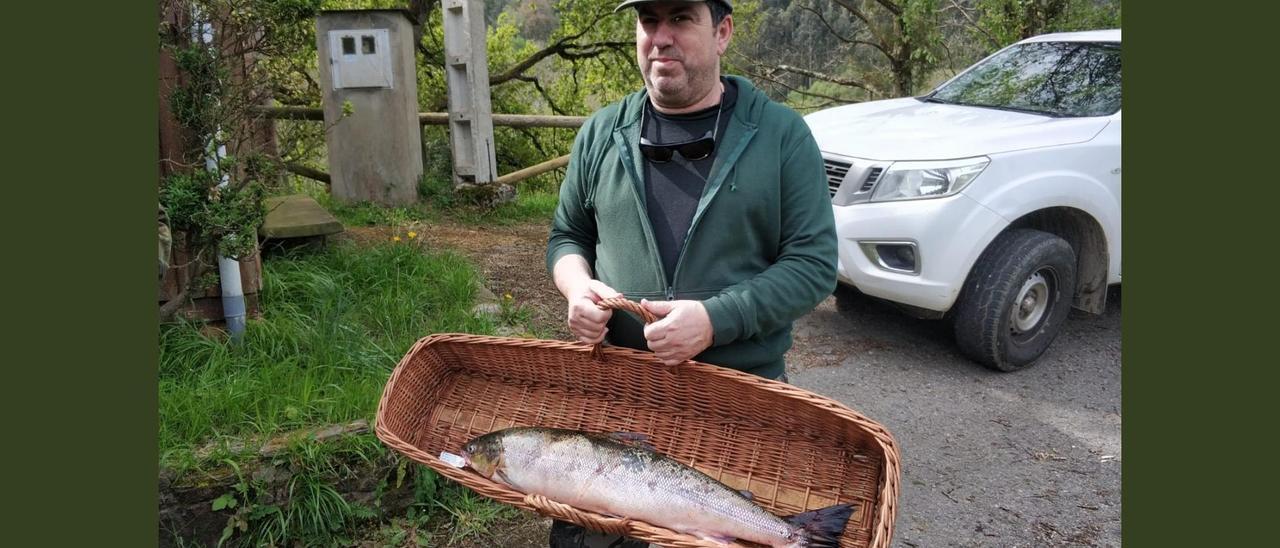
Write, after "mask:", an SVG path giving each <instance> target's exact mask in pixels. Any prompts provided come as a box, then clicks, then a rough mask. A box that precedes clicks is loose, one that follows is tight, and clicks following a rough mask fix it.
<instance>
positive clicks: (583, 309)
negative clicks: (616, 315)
mask: <svg viewBox="0 0 1280 548" xmlns="http://www.w3.org/2000/svg"><path fill="white" fill-rule="evenodd" d="M618 295H620V293H618V292H617V291H614V289H613V288H612V287H609V286H607V285H605V284H604V282H601V281H599V280H587V281H585V282H584V283H582V284H579V285H577V286H575V287H573V288H571V289H570V290H569V294H568V295H566V296H565V298H566V299H568V301H569V318H568V322H567V323H568V324H569V331H570V332H572V333H573V335H574V336H575V337H578V340H580V341H582V342H584V343H588V344H595V343H598V342H600V341H602V340H604V335H605V333H607V332H608V331H609V329H608V328H606V327H605V324H607V323H609V318H611V317H613V310H601V309H600V307H598V306H596V303H598V302H600V299H610V298H613V297H617V296H618Z"/></svg>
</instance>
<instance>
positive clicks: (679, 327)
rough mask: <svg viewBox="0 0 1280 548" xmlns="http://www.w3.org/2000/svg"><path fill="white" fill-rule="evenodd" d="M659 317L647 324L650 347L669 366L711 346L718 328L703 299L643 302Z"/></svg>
mask: <svg viewBox="0 0 1280 548" xmlns="http://www.w3.org/2000/svg"><path fill="white" fill-rule="evenodd" d="M640 304H641V306H644V308H645V309H646V310H648V311H649V312H650V313H652V314H653V315H654V316H657V317H658V318H659V320H658V321H656V322H653V323H651V324H649V325H646V326H644V338H645V340H647V341H648V342H649V350H652V351H653V353H654V354H656V355H657V356H658V359H660V360H662V363H664V364H666V365H676V364H679V363H681V362H683V361H685V360H688V359H691V358H693V357H694V356H697V355H698V353H699V352H702V351H703V350H706V349H707V347H709V346H711V342H712V340H713V339H714V337H715V331H714V330H713V329H712V327H711V317H710V316H707V309H706V307H705V306H703V305H702V301H649V300H642V301H640Z"/></svg>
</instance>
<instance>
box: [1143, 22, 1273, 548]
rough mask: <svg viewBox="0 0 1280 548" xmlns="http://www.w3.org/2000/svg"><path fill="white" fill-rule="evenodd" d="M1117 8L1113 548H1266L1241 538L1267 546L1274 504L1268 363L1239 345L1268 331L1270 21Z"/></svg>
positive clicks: (1269, 357) (1264, 338) (1265, 338)
mask: <svg viewBox="0 0 1280 548" xmlns="http://www.w3.org/2000/svg"><path fill="white" fill-rule="evenodd" d="M1124 11H1125V15H1126V17H1125V19H1126V20H1127V22H1128V24H1127V25H1125V26H1126V27H1127V28H1126V29H1125V30H1126V31H1127V32H1128V35H1129V36H1128V40H1127V42H1126V44H1125V46H1124V53H1123V55H1124V59H1125V65H1127V67H1126V70H1125V88H1126V89H1125V104H1126V107H1127V108H1125V111H1126V112H1125V113H1126V114H1127V115H1128V117H1129V127H1128V134H1127V135H1126V136H1125V138H1124V139H1125V142H1126V146H1125V151H1124V159H1125V160H1127V162H1126V163H1127V164H1128V165H1127V166H1125V167H1127V168H1128V170H1127V171H1128V184H1127V191H1126V192H1124V194H1125V198H1126V200H1125V205H1124V215H1125V219H1124V221H1123V223H1124V228H1125V234H1124V241H1125V251H1126V257H1125V273H1126V274H1127V275H1126V276H1125V277H1126V281H1127V282H1128V283H1127V284H1126V286H1127V287H1126V289H1125V291H1124V293H1125V297H1126V302H1125V305H1126V306H1127V308H1126V310H1125V311H1124V316H1123V319H1122V327H1123V333H1124V334H1123V356H1124V367H1125V373H1124V376H1123V391H1122V404H1123V409H1124V428H1123V434H1122V436H1123V444H1124V461H1123V463H1122V474H1123V493H1122V504H1123V508H1122V515H1123V528H1122V535H1123V540H1124V543H1125V544H1126V545H1130V546H1252V545H1261V544H1263V543H1256V542H1251V541H1256V540H1261V539H1272V538H1274V537H1275V533H1274V532H1270V531H1267V532H1264V528H1269V526H1270V525H1272V524H1273V523H1274V521H1275V519H1274V517H1273V514H1274V512H1273V510H1274V508H1275V507H1276V503H1275V498H1274V493H1273V491H1272V490H1271V489H1270V487H1272V486H1274V485H1275V476H1276V473H1275V469H1276V464H1275V463H1276V457H1275V456H1274V453H1272V452H1271V451H1270V450H1269V446H1270V443H1269V442H1271V441H1272V438H1274V437H1275V432H1276V427H1275V425H1274V424H1273V423H1272V422H1273V421H1271V420H1270V419H1266V417H1274V416H1275V414H1276V412H1275V409H1274V405H1270V404H1271V401H1273V400H1274V399H1275V398H1276V396H1275V394H1274V392H1275V387H1276V386H1278V383H1276V382H1275V381H1274V378H1275V373H1274V371H1273V370H1274V366H1271V365H1267V364H1274V363H1276V358H1275V357H1274V355H1275V352H1274V351H1269V352H1259V353H1258V354H1261V356H1258V355H1257V354H1255V353H1254V352H1251V350H1252V349H1250V348H1248V346H1249V345H1250V343H1252V344H1253V345H1257V344H1258V343H1259V342H1263V343H1265V342H1269V341H1271V340H1274V339H1275V335H1274V334H1272V333H1271V331H1272V329H1271V327H1272V326H1274V325H1276V324H1277V323H1280V322H1277V320H1276V319H1275V313H1274V312H1273V310H1274V305H1275V304H1276V299H1275V297H1274V296H1273V295H1274V290H1272V289H1271V287H1272V284H1273V282H1272V279H1273V276H1272V275H1271V269H1270V268H1268V265H1269V264H1270V262H1271V260H1270V259H1271V257H1270V255H1271V254H1272V250H1274V249H1275V248H1276V246H1275V244H1274V243H1269V242H1268V241H1267V240H1271V239H1272V238H1271V236H1272V235H1274V234H1275V233H1276V230H1275V229H1274V228H1273V227H1271V226H1268V225H1269V223H1268V221H1269V220H1270V219H1271V218H1274V217H1275V216H1276V213H1275V212H1274V210H1275V209H1276V205H1275V204H1276V200H1275V198H1276V195H1277V192H1276V187H1277V181H1276V177H1275V176H1274V175H1271V174H1270V173H1269V172H1270V171H1271V170H1270V169H1269V166H1268V164H1269V161H1270V160H1271V159H1273V158H1274V157H1275V152H1274V150H1273V149H1274V148H1275V143H1276V142H1277V139H1276V137H1275V135H1274V134H1275V128H1276V123H1277V120H1276V116H1275V110H1276V107H1275V106H1274V105H1275V101H1274V95H1275V94H1274V92H1273V91H1272V89H1273V88H1272V84H1271V83H1270V77H1271V76H1272V73H1273V72H1274V69H1273V68H1272V67H1274V66H1275V61H1274V58H1275V55H1274V52H1275V51H1276V45H1275V37H1276V36H1277V34H1278V33H1277V31H1276V20H1277V18H1276V17H1275V15H1274V14H1275V12H1276V11H1277V10H1276V8H1275V5H1274V4H1271V3H1256V4H1241V3H1219V4H1213V3H1209V4H1204V3H1199V4H1190V3H1166V2H1135V1H1130V2H1125V3H1124ZM1263 12H1266V13H1263ZM1264 376H1265V377H1269V379H1267V380H1264V378H1263V377H1264ZM1255 377H1256V380H1255ZM1268 380H1270V382H1267V381H1268ZM1260 419H1261V420H1260Z"/></svg>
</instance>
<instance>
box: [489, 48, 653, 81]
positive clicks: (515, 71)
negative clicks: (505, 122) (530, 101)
mask: <svg viewBox="0 0 1280 548" xmlns="http://www.w3.org/2000/svg"><path fill="white" fill-rule="evenodd" d="M575 38H576V37H568V38H562V39H560V40H558V41H557V42H556V43H554V44H552V45H550V46H547V47H545V48H542V49H541V50H539V51H537V52H535V53H534V54H533V55H530V56H529V57H527V58H525V59H524V60H522V61H520V62H519V63H516V64H515V65H512V66H511V68H508V69H507V70H505V71H503V72H502V74H499V75H497V76H494V77H492V78H489V85H490V86H498V85H501V84H504V83H506V82H507V81H509V80H515V79H517V77H518V76H520V75H522V74H524V71H526V70H529V68H530V67H532V66H534V65H536V64H538V62H539V61H542V60H543V59H546V58H548V57H551V56H552V55H556V56H559V57H562V58H564V59H584V58H588V57H596V56H598V55H600V54H601V53H603V51H604V50H606V49H610V48H621V47H623V46H633V45H634V44H635V42H595V43H591V44H574V43H572V42H570V40H573V39H575Z"/></svg>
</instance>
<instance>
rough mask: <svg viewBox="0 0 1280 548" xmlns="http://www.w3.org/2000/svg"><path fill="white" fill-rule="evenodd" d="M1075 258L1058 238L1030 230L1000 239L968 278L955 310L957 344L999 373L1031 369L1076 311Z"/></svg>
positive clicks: (993, 244)
mask: <svg viewBox="0 0 1280 548" xmlns="http://www.w3.org/2000/svg"><path fill="white" fill-rule="evenodd" d="M1075 284H1076V254H1075V251H1074V250H1072V249H1071V245H1070V244H1068V243H1067V242H1066V240H1063V239H1062V238H1059V237H1057V236H1054V235H1053V234H1049V233H1048V232H1041V231H1039V230H1031V229H1025V228H1018V229H1012V230H1008V231H1006V232H1004V233H1003V234H1001V235H999V236H997V237H996V239H995V241H993V242H991V245H990V246H988V247H987V249H986V251H984V252H983V253H982V256H981V257H979V258H978V262H977V264H975V265H974V267H973V270H972V271H971V272H970V273H969V278H968V280H966V281H965V285H964V288H963V289H962V290H961V292H960V298H959V299H958V300H957V303H956V308H955V315H954V319H955V333H956V343H957V344H958V345H959V346H960V350H961V351H962V352H964V354H965V355H966V356H968V357H969V358H970V359H972V360H974V361H977V362H979V363H982V364H983V365H986V366H987V367H990V368H992V369H997V370H1000V371H1016V370H1018V369H1021V368H1023V367H1026V366H1028V365H1030V364H1031V363H1032V362H1034V361H1035V360H1036V359H1037V358H1039V357H1040V355H1041V354H1043V353H1044V351H1045V349H1047V348H1049V344H1050V343H1052V342H1053V339H1054V338H1055V337H1057V336H1058V333H1059V332H1060V331H1062V324H1063V323H1064V322H1066V319H1067V314H1068V313H1069V312H1071V297H1072V295H1073V293H1074V291H1075Z"/></svg>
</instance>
